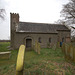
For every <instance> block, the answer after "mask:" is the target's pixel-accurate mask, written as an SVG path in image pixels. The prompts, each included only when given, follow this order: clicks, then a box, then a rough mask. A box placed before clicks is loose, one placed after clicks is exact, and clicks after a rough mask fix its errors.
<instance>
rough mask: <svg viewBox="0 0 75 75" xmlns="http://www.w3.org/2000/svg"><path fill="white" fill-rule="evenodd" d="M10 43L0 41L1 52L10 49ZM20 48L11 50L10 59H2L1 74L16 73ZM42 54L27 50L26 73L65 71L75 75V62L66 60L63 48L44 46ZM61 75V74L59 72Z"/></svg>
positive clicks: (67, 73)
mask: <svg viewBox="0 0 75 75" xmlns="http://www.w3.org/2000/svg"><path fill="white" fill-rule="evenodd" d="M9 45H10V43H9V42H8V43H0V52H1V51H9V50H8V49H7V47H8V46H9ZM17 53H18V50H11V57H10V59H8V60H5V59H4V60H0V75H15V73H16V69H15V68H16V60H17ZM40 53H41V54H40V55H38V54H37V53H36V52H34V51H33V50H32V51H26V52H25V61H24V75H55V73H56V74H57V73H61V72H64V73H65V75H75V71H74V70H75V64H74V63H73V64H72V63H69V62H66V61H65V59H64V55H63V53H62V52H61V48H59V49H58V48H57V49H56V50H52V49H48V48H43V49H41V52H40ZM59 75H60V74H59Z"/></svg>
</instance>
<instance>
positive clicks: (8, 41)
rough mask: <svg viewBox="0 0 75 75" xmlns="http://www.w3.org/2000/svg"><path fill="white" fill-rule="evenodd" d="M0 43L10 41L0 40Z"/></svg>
mask: <svg viewBox="0 0 75 75" xmlns="http://www.w3.org/2000/svg"><path fill="white" fill-rule="evenodd" d="M0 42H10V40H0Z"/></svg>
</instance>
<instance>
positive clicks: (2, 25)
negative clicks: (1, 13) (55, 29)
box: [0, 0, 68, 39]
mask: <svg viewBox="0 0 75 75" xmlns="http://www.w3.org/2000/svg"><path fill="white" fill-rule="evenodd" d="M67 2H68V0H0V9H1V8H5V10H6V16H5V20H4V21H2V20H0V39H9V38H10V12H12V13H19V15H20V21H24V22H38V23H54V22H55V21H57V20H58V19H60V11H61V10H62V6H63V4H66V3H67Z"/></svg>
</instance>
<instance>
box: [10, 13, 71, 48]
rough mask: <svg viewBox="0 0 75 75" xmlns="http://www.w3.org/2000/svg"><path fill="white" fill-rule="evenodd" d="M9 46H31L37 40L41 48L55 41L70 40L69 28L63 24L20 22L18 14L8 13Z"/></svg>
mask: <svg viewBox="0 0 75 75" xmlns="http://www.w3.org/2000/svg"><path fill="white" fill-rule="evenodd" d="M10 29H11V30H10V31H11V47H12V48H14V49H18V48H19V46H20V45H21V44H24V45H25V46H26V48H33V47H34V45H35V42H36V41H37V42H39V43H40V46H41V48H47V45H48V44H50V46H53V45H54V44H56V43H57V42H66V43H68V42H70V39H71V35H70V32H71V31H70V29H69V28H68V27H66V26H65V25H59V24H46V23H31V22H20V21H19V14H16V13H10Z"/></svg>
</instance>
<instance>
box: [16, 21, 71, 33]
mask: <svg viewBox="0 0 75 75" xmlns="http://www.w3.org/2000/svg"><path fill="white" fill-rule="evenodd" d="M58 30H63V31H64V30H70V29H68V28H67V27H66V26H65V25H58V24H45V23H30V22H19V25H18V27H17V29H16V32H21V33H22V32H26V33H29V32H30V33H58Z"/></svg>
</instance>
